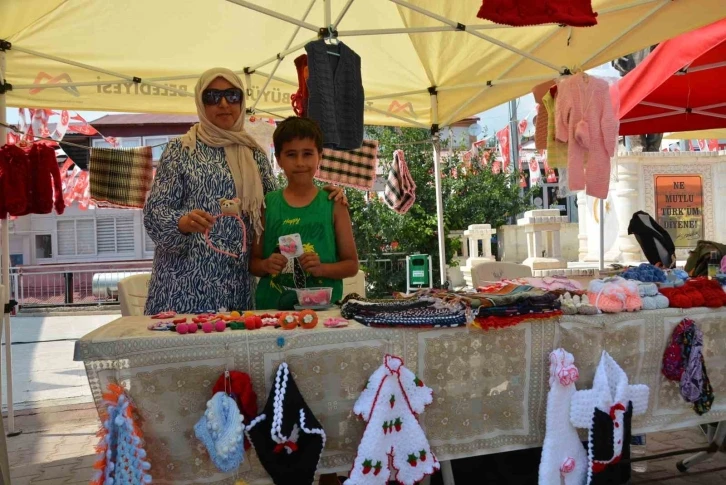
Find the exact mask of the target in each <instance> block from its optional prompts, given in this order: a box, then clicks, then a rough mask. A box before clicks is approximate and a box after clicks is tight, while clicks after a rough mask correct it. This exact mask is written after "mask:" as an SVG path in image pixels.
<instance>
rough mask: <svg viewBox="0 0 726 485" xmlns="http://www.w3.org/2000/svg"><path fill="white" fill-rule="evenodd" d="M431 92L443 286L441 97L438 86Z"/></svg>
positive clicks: (444, 249) (444, 281)
mask: <svg viewBox="0 0 726 485" xmlns="http://www.w3.org/2000/svg"><path fill="white" fill-rule="evenodd" d="M429 93H431V136H432V137H433V139H434V184H435V186H436V222H437V229H438V230H437V232H438V235H439V270H440V271H441V274H440V280H441V286H442V287H443V286H444V285H445V284H446V234H444V198H443V195H442V188H441V142H440V141H439V99H438V95H437V94H436V88H433V87H432V88H430V89H429Z"/></svg>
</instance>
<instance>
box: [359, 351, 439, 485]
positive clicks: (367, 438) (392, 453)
mask: <svg viewBox="0 0 726 485" xmlns="http://www.w3.org/2000/svg"><path fill="white" fill-rule="evenodd" d="M432 394H433V391H432V390H431V388H429V387H426V386H424V383H423V382H422V381H421V380H420V379H418V378H417V377H416V376H415V375H414V373H413V372H411V371H410V370H408V369H407V368H405V367H404V366H403V361H402V360H401V359H400V358H398V357H394V356H391V355H386V356H385V358H384V359H383V365H382V366H381V367H379V368H378V370H376V371H375V372H374V373H373V375H372V376H371V378H370V379H369V381H368V384H367V385H366V388H365V389H364V390H363V392H362V393H361V395H360V397H359V398H358V401H357V402H356V403H355V406H354V407H353V411H354V412H355V413H356V414H357V415H359V416H360V417H361V418H363V420H365V421H367V422H368V424H367V425H366V429H365V431H364V432H363V438H362V439H361V442H360V445H359V446H358V455H357V456H356V459H355V463H354V465H353V470H351V472H350V478H348V480H346V481H345V485H385V484H386V483H387V482H388V480H389V479H390V476H391V470H392V469H395V470H396V471H397V476H396V479H397V480H398V482H399V483H401V484H403V485H413V484H415V483H418V482H419V481H421V480H422V479H423V478H424V477H425V476H427V475H431V474H433V473H434V472H435V471H436V470H438V469H439V468H441V465H440V464H439V462H438V460H436V457H435V456H434V454H433V453H432V452H431V447H430V446H429V443H428V440H427V439H426V435H425V434H424V432H423V429H421V425H420V424H419V422H418V419H417V417H416V415H417V414H419V413H421V412H423V410H424V408H425V407H426V406H427V405H429V404H431V402H432V401H433V395H432ZM389 459H390V461H389Z"/></svg>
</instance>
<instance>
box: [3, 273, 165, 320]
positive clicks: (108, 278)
mask: <svg viewBox="0 0 726 485" xmlns="http://www.w3.org/2000/svg"><path fill="white" fill-rule="evenodd" d="M150 271H151V261H133V262H129V263H115V264H114V263H100V264H98V263H92V264H73V265H70V264H69V265H65V266H63V267H61V268H58V267H54V266H21V267H17V268H15V267H14V268H10V291H11V298H13V299H15V300H16V301H17V302H18V307H19V308H20V309H23V308H43V307H63V306H74V305H75V306H82V305H107V304H116V303H118V288H117V284H118V281H119V280H121V279H123V278H125V277H126V276H130V275H132V274H138V273H144V272H150Z"/></svg>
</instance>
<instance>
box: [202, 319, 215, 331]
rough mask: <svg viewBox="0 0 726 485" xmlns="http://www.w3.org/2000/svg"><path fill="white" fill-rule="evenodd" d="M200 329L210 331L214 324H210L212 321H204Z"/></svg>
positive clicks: (212, 329)
mask: <svg viewBox="0 0 726 485" xmlns="http://www.w3.org/2000/svg"><path fill="white" fill-rule="evenodd" d="M202 331H203V332H204V333H212V332H213V331H214V325H212V322H204V323H203V324H202Z"/></svg>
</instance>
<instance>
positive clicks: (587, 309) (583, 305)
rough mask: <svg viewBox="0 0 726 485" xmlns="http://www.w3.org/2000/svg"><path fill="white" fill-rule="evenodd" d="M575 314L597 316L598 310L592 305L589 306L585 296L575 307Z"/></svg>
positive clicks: (588, 300)
mask: <svg viewBox="0 0 726 485" xmlns="http://www.w3.org/2000/svg"><path fill="white" fill-rule="evenodd" d="M577 313H579V314H580V315H597V313H598V310H597V308H595V306H594V305H592V304H590V299H589V298H588V297H587V295H582V300H581V302H580V304H579V305H578V307H577Z"/></svg>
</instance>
